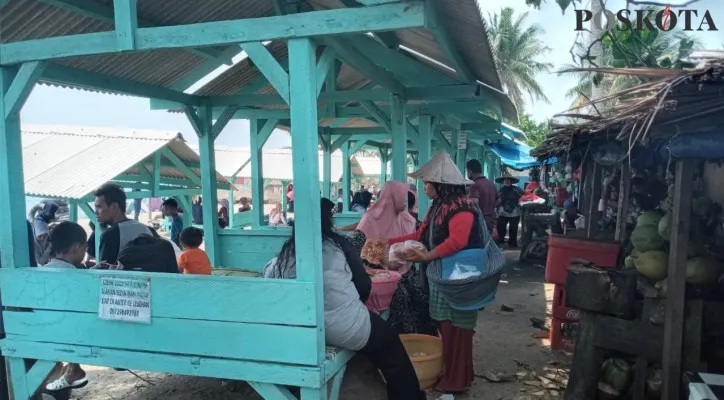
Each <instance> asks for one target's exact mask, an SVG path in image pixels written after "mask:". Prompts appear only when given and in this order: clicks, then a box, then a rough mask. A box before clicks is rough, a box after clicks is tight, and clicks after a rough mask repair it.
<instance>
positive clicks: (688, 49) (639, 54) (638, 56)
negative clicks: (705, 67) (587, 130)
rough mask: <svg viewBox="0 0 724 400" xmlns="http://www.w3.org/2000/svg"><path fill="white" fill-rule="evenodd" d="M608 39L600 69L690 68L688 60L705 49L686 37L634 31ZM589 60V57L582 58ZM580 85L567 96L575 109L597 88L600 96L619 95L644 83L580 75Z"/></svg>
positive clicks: (629, 78)
mask: <svg viewBox="0 0 724 400" xmlns="http://www.w3.org/2000/svg"><path fill="white" fill-rule="evenodd" d="M604 35H610V36H608V37H606V38H605V39H604V40H603V41H602V44H603V46H602V47H603V57H602V58H601V59H600V60H593V62H594V63H595V64H596V66H599V67H603V66H606V67H616V68H624V67H625V68H642V67H648V68H682V67H686V66H690V65H689V64H688V63H687V62H686V59H687V58H688V57H689V56H690V55H691V54H692V53H693V52H694V51H696V50H698V49H701V48H702V44H701V42H700V41H699V39H697V38H695V37H693V36H691V35H689V34H687V33H685V32H676V33H661V32H658V31H644V32H641V33H640V37H638V36H637V35H636V33H631V32H630V31H621V30H618V29H616V28H614V29H612V30H611V31H609V32H606V33H605V34H604ZM582 59H585V55H584V56H582ZM578 67H579V66H577V65H566V66H564V67H563V69H564V70H566V69H571V68H578ZM577 75H578V78H579V80H578V83H577V84H576V85H575V86H574V87H572V88H571V89H569V90H568V91H567V92H566V97H568V98H571V99H573V104H572V105H571V106H572V107H578V106H581V105H582V104H585V103H587V101H588V99H591V97H592V96H593V87H594V86H596V87H598V88H599V89H600V90H599V93H598V94H600V95H604V96H605V95H606V94H609V93H616V92H618V91H621V90H623V89H626V88H628V87H631V86H634V85H636V84H639V83H641V79H642V78H639V77H634V76H629V75H611V74H606V75H602V74H594V73H590V72H583V73H577Z"/></svg>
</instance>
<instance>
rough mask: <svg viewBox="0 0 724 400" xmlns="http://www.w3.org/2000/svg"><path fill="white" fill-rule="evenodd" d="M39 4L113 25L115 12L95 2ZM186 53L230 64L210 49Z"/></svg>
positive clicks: (74, 0)
mask: <svg viewBox="0 0 724 400" xmlns="http://www.w3.org/2000/svg"><path fill="white" fill-rule="evenodd" d="M39 1H40V2H41V3H45V4H48V5H51V6H53V7H57V8H60V9H63V10H68V11H70V12H73V13H76V14H79V15H83V16H86V17H88V18H92V19H95V20H98V21H103V22H106V23H109V24H114V23H115V12H114V10H113V8H112V7H108V6H105V5H103V4H102V3H99V2H97V1H95V0H39ZM137 25H138V26H141V27H156V26H161V25H159V24H157V23H155V22H152V21H149V20H147V19H145V18H139V19H138V24H137ZM188 51H189V52H190V53H192V54H195V55H197V56H201V57H204V58H207V59H212V60H216V61H218V62H220V63H230V62H231V57H230V56H228V57H227V56H226V55H225V53H224V52H223V51H219V50H216V49H212V48H203V49H188Z"/></svg>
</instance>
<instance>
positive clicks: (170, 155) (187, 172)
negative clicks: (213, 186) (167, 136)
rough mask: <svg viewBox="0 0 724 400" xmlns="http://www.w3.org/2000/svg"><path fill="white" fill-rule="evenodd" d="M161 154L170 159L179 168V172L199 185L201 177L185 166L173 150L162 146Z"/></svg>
mask: <svg viewBox="0 0 724 400" xmlns="http://www.w3.org/2000/svg"><path fill="white" fill-rule="evenodd" d="M161 155H163V156H164V157H166V158H167V159H168V160H169V161H171V164H173V165H174V166H175V167H176V168H178V169H180V170H181V172H183V173H184V175H186V177H187V178H189V179H190V180H191V182H193V183H195V184H197V185H201V178H199V176H198V175H196V174H195V173H194V171H192V170H191V168H189V167H187V166H186V165H185V164H184V162H183V161H181V159H180V158H179V157H178V156H177V155H176V153H174V152H173V151H171V150H169V149H168V147H164V148H162V149H161Z"/></svg>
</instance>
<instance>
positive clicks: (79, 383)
mask: <svg viewBox="0 0 724 400" xmlns="http://www.w3.org/2000/svg"><path fill="white" fill-rule="evenodd" d="M87 384H88V377H87V376H86V377H83V378H81V379H78V380H76V381H73V382H68V381H67V380H66V379H65V375H63V376H61V377H60V378H58V379H56V380H54V381H53V382H50V383H49V384H48V385H46V386H45V390H47V391H49V392H59V391H61V390H65V389H80V388H82V387H84V386H85V385H87Z"/></svg>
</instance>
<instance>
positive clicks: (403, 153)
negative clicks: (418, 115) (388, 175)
mask: <svg viewBox="0 0 724 400" xmlns="http://www.w3.org/2000/svg"><path fill="white" fill-rule="evenodd" d="M404 105H405V101H404V100H403V99H402V98H401V97H400V96H398V95H394V94H393V95H392V97H391V99H390V110H391V112H390V115H391V117H392V118H391V119H392V180H393V181H398V182H406V181H407V123H406V122H407V118H406V117H405V109H404V108H405V107H404Z"/></svg>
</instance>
